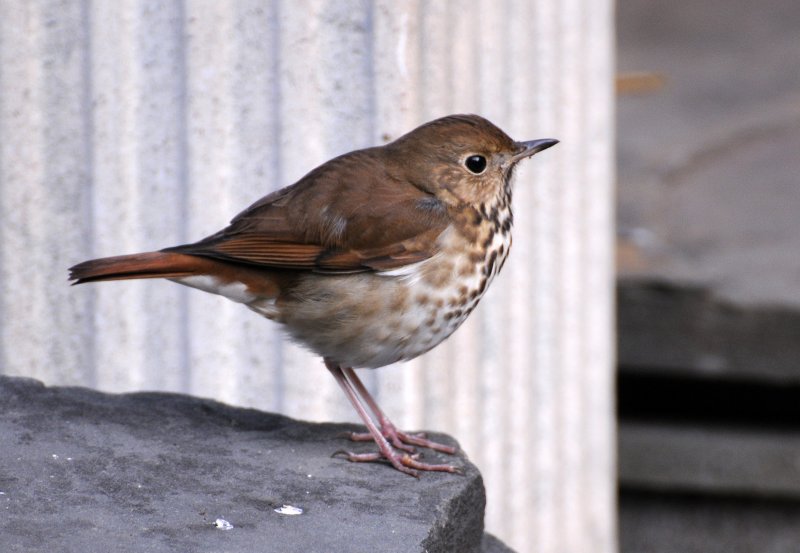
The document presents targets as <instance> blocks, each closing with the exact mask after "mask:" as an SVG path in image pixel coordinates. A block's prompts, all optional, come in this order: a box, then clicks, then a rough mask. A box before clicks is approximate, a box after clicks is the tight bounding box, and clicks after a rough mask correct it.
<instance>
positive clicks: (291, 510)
mask: <svg viewBox="0 0 800 553" xmlns="http://www.w3.org/2000/svg"><path fill="white" fill-rule="evenodd" d="M275 512H276V513H278V514H279V515H302V514H303V509H301V508H300V507H292V506H291V505H281V506H280V507H278V508H277V509H275Z"/></svg>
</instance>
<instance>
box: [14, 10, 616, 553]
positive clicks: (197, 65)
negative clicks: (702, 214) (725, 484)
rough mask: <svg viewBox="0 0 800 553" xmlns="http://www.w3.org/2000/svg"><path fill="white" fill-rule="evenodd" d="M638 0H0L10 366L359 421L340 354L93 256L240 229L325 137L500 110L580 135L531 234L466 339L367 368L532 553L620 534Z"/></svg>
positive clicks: (522, 181)
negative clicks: (462, 466)
mask: <svg viewBox="0 0 800 553" xmlns="http://www.w3.org/2000/svg"><path fill="white" fill-rule="evenodd" d="M612 31H613V29H612V6H611V0H598V1H591V2H590V1H588V0H584V1H581V0H564V1H563V2H552V1H550V0H506V1H499V2H498V1H478V0H475V1H469V2H457V1H452V2H444V1H437V2H423V1H417V2H394V1H390V0H386V1H383V2H377V1H376V2H368V1H333V0H330V1H303V2H297V1H288V0H287V1H284V2H277V1H276V2H264V1H256V0H239V1H234V0H231V1H224V2H221V1H213V0H208V1H200V0H197V1H194V0H186V1H184V2H165V1H161V0H151V1H148V0H115V1H113V2H112V1H104V0H97V1H94V2H91V1H88V0H86V1H83V2H80V1H69V0H61V1H56V0H51V1H46V0H32V1H29V2H22V1H14V0H0V283H2V288H0V290H1V292H0V371H2V372H4V373H7V374H14V375H26V376H32V377H35V378H39V379H42V380H44V381H45V382H47V383H48V384H81V385H88V386H93V387H97V388H100V389H103V390H112V391H127V390H143V389H161V390H173V391H181V392H188V393H192V394H197V395H201V396H210V397H214V398H217V399H220V400H223V401H227V402H231V403H235V404H239V405H248V406H255V407H258V408H261V409H268V410H278V411H281V412H284V413H286V414H289V415H292V416H295V417H301V418H306V419H326V420H342V419H350V420H355V417H354V415H353V414H352V413H351V411H350V408H349V406H348V404H347V402H346V400H345V399H344V398H343V397H340V392H339V390H338V389H337V387H336V384H335V383H334V381H333V379H331V378H330V376H329V375H328V374H327V371H325V370H324V368H323V366H322V363H321V362H320V360H318V359H316V358H315V357H314V356H312V355H309V354H308V353H306V352H304V351H302V350H300V349H298V348H297V347H295V346H293V345H290V344H288V343H287V342H286V341H284V340H283V339H282V338H281V335H280V333H279V331H278V330H277V328H276V327H275V326H274V325H273V324H271V323H269V322H267V321H264V320H262V319H260V318H258V317H257V316H256V315H255V314H253V313H251V312H249V311H247V310H246V309H243V308H242V307H241V306H239V305H236V304H233V303H231V302H228V301H226V300H224V299H222V298H220V297H216V296H211V295H207V294H203V293H201V292H197V291H193V290H188V289H182V288H181V287H179V286H177V285H174V284H171V283H169V282H160V281H148V282H122V283H104V284H101V285H87V286H81V287H78V288H70V287H69V286H67V283H66V268H67V267H69V266H70V265H72V264H74V263H76V262H78V261H82V260H84V259H87V258H90V257H98V256H105V255H114V254H121V253H130V252H135V251H144V250H152V249H158V248H161V247H164V246H168V245H173V244H177V243H181V242H184V241H189V240H195V239H198V238H201V237H203V236H205V235H207V234H210V233H212V232H214V231H216V230H217V229H219V228H221V227H222V226H223V225H225V224H226V222H227V221H228V220H229V219H230V218H231V217H232V216H233V215H234V214H235V213H237V212H238V211H239V210H241V209H243V208H244V207H246V206H247V205H248V204H249V203H250V202H252V201H254V200H256V199H257V198H259V197H260V196H262V195H264V194H265V193H267V192H269V191H270V190H273V189H275V188H278V187H280V186H284V185H287V184H290V183H291V182H293V181H294V180H296V179H297V178H299V177H300V176H302V175H303V174H304V173H305V172H307V171H308V170H310V169H311V168H313V167H314V166H316V165H317V164H319V163H321V162H323V161H325V160H326V159H328V158H330V157H332V156H334V155H336V154H339V153H342V152H345V151H348V150H351V149H355V148H360V147H365V146H369V145H374V144H380V143H384V142H386V141H388V140H391V139H393V138H395V137H397V136H399V135H400V134H402V133H404V132H406V131H408V130H410V129H412V128H413V127H415V126H416V125H418V124H420V123H422V122H424V121H427V120H429V119H432V118H435V117H438V116H441V115H445V114H449V113H454V112H475V113H480V114H482V115H484V116H486V117H488V118H489V119H491V120H492V121H494V122H495V123H497V124H498V125H499V126H500V127H501V128H503V129H504V130H506V131H507V132H508V133H509V134H511V135H512V137H514V138H516V139H519V140H522V139H532V138H542V137H550V136H553V137H556V138H559V139H561V141H562V142H561V144H559V145H558V146H557V147H556V148H553V149H552V150H548V151H547V152H546V153H543V154H541V155H539V156H536V157H535V158H533V160H532V161H528V162H527V163H524V164H523V165H522V166H521V169H520V170H519V171H518V176H517V181H516V191H515V198H514V199H515V234H514V247H513V249H512V253H511V256H510V259H509V261H508V263H507V264H506V267H505V269H504V272H503V274H501V275H500V277H499V278H498V279H497V280H496V282H495V284H494V285H493V287H492V289H490V290H489V292H488V294H487V296H486V297H485V298H484V300H483V301H482V303H481V306H480V307H479V309H478V310H476V312H475V313H474V314H473V316H472V317H471V319H470V320H469V321H468V322H467V323H466V324H465V325H464V327H463V328H461V329H460V330H459V331H458V332H457V333H456V334H455V336H454V337H453V338H452V339H451V340H449V341H448V342H446V343H445V344H443V345H442V346H440V347H439V348H438V349H436V350H434V351H433V352H431V353H430V354H428V355H427V356H424V357H423V358H421V359H418V360H415V361H413V362H411V363H408V364H405V365H402V366H392V367H387V368H384V369H381V370H379V371H371V372H370V373H369V374H366V375H364V376H365V379H366V381H367V382H368V383H369V385H370V386H371V387H372V389H373V390H374V391H375V392H376V393H377V395H378V399H379V401H381V402H382V404H383V405H384V407H385V408H386V410H387V411H388V412H389V414H390V415H391V416H393V418H394V419H395V420H396V422H398V423H400V424H401V425H402V426H405V427H408V428H422V427H424V428H431V429H436V430H441V431H447V432H450V433H452V434H454V435H455V436H456V437H457V438H458V439H459V440H460V441H461V443H462V445H463V447H464V449H465V450H466V451H467V453H468V454H469V455H470V457H471V458H472V459H473V460H474V461H475V462H476V463H477V464H478V465H479V466H480V467H481V469H482V470H483V473H484V476H485V479H486V487H487V492H488V496H489V506H488V512H487V526H488V529H489V530H490V531H492V532H493V533H495V534H497V535H498V536H499V537H501V538H503V539H504V540H506V541H507V542H508V544H509V545H511V546H512V547H514V548H516V549H518V550H519V551H521V552H528V551H536V552H577V551H580V552H583V551H592V552H593V553H606V552H611V551H613V550H614V548H615V530H614V528H615V504H614V487H615V486H614V459H613V452H614V443H613V413H612V386H611V382H612V380H611V375H612V361H613V359H612V358H613V350H612V334H611V332H612V330H611V329H612V325H611V320H612V313H611V299H612V265H611V263H612V260H611V252H612V231H611V228H612V217H611V210H612V171H613V169H612V160H611V148H612V143H613V134H612V97H611V82H612V69H613V68H612Z"/></svg>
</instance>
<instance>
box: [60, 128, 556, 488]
mask: <svg viewBox="0 0 800 553" xmlns="http://www.w3.org/2000/svg"><path fill="white" fill-rule="evenodd" d="M557 142H558V141H557V140H553V139H541V140H532V141H529V142H514V141H513V140H512V139H511V138H509V137H508V135H506V134H505V133H504V132H503V131H501V130H500V129H499V128H497V127H496V126H495V125H493V124H492V123H490V122H489V121H487V120H486V119H483V118H481V117H478V116H476V115H453V116H449V117H444V118H441V119H437V120H435V121H431V122H430V123H427V124H425V125H422V126H421V127H418V128H417V129H414V130H413V131H411V132H409V133H408V134H406V135H404V136H402V137H400V138H398V139H397V140H395V141H394V142H391V143H389V144H387V145H385V146H380V147H375V148H368V149H365V150H358V151H355V152H351V153H348V154H344V155H342V156H339V157H337V158H335V159H332V160H330V161H328V162H327V163H324V164H323V165H320V166H319V167H317V168H316V169H314V170H313V171H311V172H310V173H308V174H307V175H306V176H305V177H303V178H302V179H300V180H299V181H297V182H296V183H295V184H293V185H291V186H288V187H286V188H283V189H281V190H278V191H276V192H273V193H272V194H269V195H268V196H265V197H264V198H262V199H260V200H258V201H257V202H256V203H254V204H253V205H251V206H250V207H248V208H247V209H246V210H244V211H243V212H241V213H240V214H239V215H237V216H236V217H235V218H234V219H233V220H232V221H231V224H230V225H229V226H228V227H226V228H224V229H222V230H221V231H219V232H217V233H216V234H213V235H211V236H209V237H208V238H205V239H203V240H200V241H199V242H195V243H193V244H187V245H183V246H175V247H172V248H166V249H164V250H161V251H158V252H150V253H140V254H133V255H123V256H119V257H109V258H104V259H95V260H92V261H86V262H84V263H81V264H79V265H76V266H74V267H72V268H71V269H70V278H71V279H73V280H75V284H79V283H83V282H92V281H96V280H118V279H132V278H168V279H170V280H173V281H175V282H179V283H181V284H185V285H186V286H191V287H193V288H199V289H200V290H204V291H206V292H211V293H214V294H219V295H222V296H225V297H227V298H229V299H231V300H233V301H236V302H239V303H243V304H244V305H246V306H247V307H249V308H250V309H252V310H253V311H255V312H257V313H259V314H261V315H263V316H265V317H267V318H268V319H272V320H273V321H277V322H279V323H281V324H282V325H283V326H284V328H285V330H286V331H287V332H288V333H289V335H290V336H291V337H292V338H294V339H295V340H296V341H298V342H299V343H301V344H303V345H304V346H306V347H308V348H309V349H311V350H312V351H314V352H316V353H318V354H319V355H321V356H322V358H323V359H324V360H325V365H326V366H327V367H328V369H329V370H330V372H331V374H333V376H334V377H335V378H336V380H337V382H338V383H339V384H340V386H341V387H342V389H343V390H344V392H345V394H346V395H347V397H348V398H349V400H350V401H351V402H352V404H353V406H354V407H355V409H356V410H357V411H358V414H359V415H360V417H361V418H362V419H363V421H364V423H365V424H366V425H367V428H368V430H369V434H368V435H354V436H352V437H353V439H365V436H368V437H369V439H374V440H375V442H377V445H378V449H379V452H376V453H367V454H364V453H362V454H356V453H351V452H343V453H344V455H345V456H346V457H347V458H348V459H350V460H351V461H374V460H379V459H385V460H387V461H388V462H390V463H391V464H392V465H393V466H394V467H395V468H396V469H397V470H400V471H402V472H405V473H408V474H412V475H414V476H416V475H417V470H441V471H448V472H455V471H456V469H455V468H454V467H453V466H450V465H433V464H429V463H424V462H422V461H420V460H419V456H418V455H416V454H414V451H415V446H421V447H430V448H434V449H436V450H439V451H445V452H448V453H453V452H454V450H453V448H450V447H448V446H444V445H441V444H437V443H435V442H432V441H430V440H427V439H426V438H425V437H424V436H422V435H413V434H406V433H403V432H400V431H398V430H397V429H396V428H395V426H394V425H393V424H392V423H391V421H389V419H388V418H387V417H386V415H384V413H383V412H382V411H381V409H380V408H379V407H378V405H377V403H376V402H375V400H374V399H373V398H372V397H371V396H370V394H369V393H368V392H367V390H366V388H365V387H364V385H363V384H362V383H361V381H360V380H359V379H358V377H357V376H356V373H355V371H354V370H353V369H354V368H377V367H382V366H384V365H388V364H390V363H394V362H396V361H404V360H408V359H413V358H414V357H417V356H418V355H421V354H423V353H425V352H427V351H428V350H430V349H431V348H433V347H435V346H436V345H438V344H439V343H441V342H442V341H443V340H444V339H445V338H447V337H448V336H450V334H452V333H453V331H455V330H456V329H457V328H458V327H459V325H461V323H462V322H464V320H465V319H466V318H467V316H468V315H469V314H470V313H471V312H472V310H473V309H474V308H475V306H476V305H477V304H478V300H480V298H481V296H483V293H484V292H485V291H486V288H487V287H488V286H489V284H490V283H491V281H492V279H493V278H494V277H495V275H497V273H498V272H499V271H500V269H501V268H502V266H503V262H504V261H505V259H506V256H507V255H508V250H509V248H510V246H511V223H512V214H511V178H512V174H513V171H514V167H515V165H516V164H517V162H519V161H520V160H522V159H525V158H527V157H530V156H532V155H533V154H535V153H537V152H540V151H542V150H544V149H546V148H549V147H550V146H553V145H555V144H556V143H557ZM370 411H371V412H372V414H373V415H374V416H375V418H376V419H377V425H376V423H375V421H374V420H373V417H372V416H371V415H370Z"/></svg>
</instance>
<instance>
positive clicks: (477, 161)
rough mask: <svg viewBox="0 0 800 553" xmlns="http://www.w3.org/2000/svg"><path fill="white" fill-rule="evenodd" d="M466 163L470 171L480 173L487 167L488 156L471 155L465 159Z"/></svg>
mask: <svg viewBox="0 0 800 553" xmlns="http://www.w3.org/2000/svg"><path fill="white" fill-rule="evenodd" d="M464 165H466V166H467V169H469V170H470V172H472V173H475V174H476V175H480V174H481V173H483V171H484V169H486V158H485V157H483V156H479V155H474V156H469V157H468V158H467V159H465V160H464Z"/></svg>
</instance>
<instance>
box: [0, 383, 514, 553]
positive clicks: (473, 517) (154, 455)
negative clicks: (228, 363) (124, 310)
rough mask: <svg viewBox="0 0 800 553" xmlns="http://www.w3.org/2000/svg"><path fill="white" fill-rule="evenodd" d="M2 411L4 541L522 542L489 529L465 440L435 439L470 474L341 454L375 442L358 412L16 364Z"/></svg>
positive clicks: (166, 546)
mask: <svg viewBox="0 0 800 553" xmlns="http://www.w3.org/2000/svg"><path fill="white" fill-rule="evenodd" d="M0 412H2V418H0V441H1V442H2V444H3V447H2V448H0V492H1V493H2V494H1V495H0V512H2V518H0V551H3V552H16V551H20V552H22V551H24V552H26V553H28V552H33V551H60V552H73V551H74V552H78V551H80V552H82V553H91V552H94V551H97V552H101V551H102V552H107V551H114V552H127V551H136V552H148V553H150V552H152V553H155V552H166V551H226V552H250V551H252V552H256V551H258V552H270V551H281V552H293V551H296V552H305V553H313V552H331V551H337V552H339V551H342V552H345V551H354V552H358V551H364V552H375V551H380V552H383V553H390V552H395V551H396V552H401V551H402V552H409V551H420V552H423V551H425V552H429V553H433V552H445V551H447V552H451V551H458V552H470V551H491V552H497V553H501V552H508V551H510V550H509V549H508V548H506V547H505V546H504V545H503V544H502V543H501V542H499V540H496V539H495V538H492V537H491V536H487V535H485V534H484V532H483V512H484V504H485V495H484V489H483V482H482V479H481V476H480V473H479V472H478V470H477V469H476V468H475V466H474V465H472V464H471V463H469V461H468V460H467V459H466V458H465V457H464V456H463V455H462V456H458V457H456V458H455V459H453V458H451V457H448V456H445V455H443V454H437V453H435V452H431V451H427V450H426V451H425V458H426V460H430V461H433V462H445V461H448V460H450V461H454V462H455V463H456V464H457V465H458V466H460V467H462V468H463V470H464V475H463V476H459V475H452V474H438V473H429V474H424V475H423V476H422V477H421V478H420V479H418V480H417V479H414V478H411V477H409V476H406V475H403V474H401V473H399V472H397V471H394V470H392V469H391V468H389V467H388V466H385V465H380V464H354V463H349V462H347V461H345V460H341V459H333V458H331V453H332V452H334V451H336V450H338V449H341V448H343V447H348V448H352V449H356V450H358V449H364V450H367V449H369V448H370V445H369V444H351V443H350V442H349V441H347V440H346V439H345V438H343V436H342V434H343V433H344V432H345V431H348V430H352V429H353V428H355V427H354V426H353V425H346V424H312V423H307V422H300V421H295V420H292V419H289V418H286V417H283V416H280V415H275V414H270V413H263V412H258V411H254V410H248V409H239V408H234V407H230V406H227V405H223V404H220V403H217V402H213V401H208V400H202V399H196V398H192V397H188V396H182V395H176V394H164V393H138V394H126V395H109V394H103V393H100V392H96V391H92V390H88V389H84V388H48V387H45V386H44V385H42V384H41V383H40V382H37V381H34V380H30V379H20V378H8V377H0ZM438 439H440V440H443V441H450V442H452V441H453V440H452V438H448V437H447V436H438ZM282 505H290V506H293V507H299V508H301V509H302V510H303V513H302V514H299V515H285V514H279V513H278V512H276V511H275V509H276V508H278V507H281V506H282ZM217 519H224V520H226V521H228V522H230V524H232V525H233V528H232V529H230V530H222V529H218V528H216V527H215V524H214V523H215V521H216V520H217Z"/></svg>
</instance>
